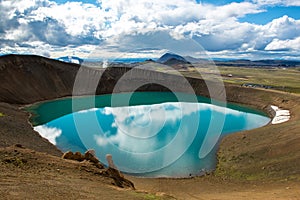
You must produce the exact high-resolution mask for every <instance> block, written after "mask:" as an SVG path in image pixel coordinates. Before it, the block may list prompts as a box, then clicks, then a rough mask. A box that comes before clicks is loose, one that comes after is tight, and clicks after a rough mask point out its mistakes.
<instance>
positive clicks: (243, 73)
mask: <svg viewBox="0 0 300 200" xmlns="http://www.w3.org/2000/svg"><path fill="white" fill-rule="evenodd" d="M218 69H219V71H220V74H221V75H222V78H223V81H224V82H225V83H231V84H236V85H243V84H245V83H246V84H247V83H248V84H261V85H265V86H270V87H272V89H275V90H281V91H285V92H291V93H298V94H300V78H299V77H300V68H246V67H227V66H220V67H218ZM197 70H199V71H200V72H201V73H203V74H208V75H210V76H211V77H213V76H216V75H217V72H215V71H213V70H212V69H211V68H210V67H199V68H197ZM183 74H184V75H185V76H188V77H200V74H199V72H198V71H195V70H189V71H185V72H183Z"/></svg>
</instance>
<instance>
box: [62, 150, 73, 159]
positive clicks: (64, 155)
mask: <svg viewBox="0 0 300 200" xmlns="http://www.w3.org/2000/svg"><path fill="white" fill-rule="evenodd" d="M73 156H74V154H73V152H72V151H67V152H66V153H64V154H63V155H62V158H63V159H69V160H73Z"/></svg>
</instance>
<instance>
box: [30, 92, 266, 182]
mask: <svg viewBox="0 0 300 200" xmlns="http://www.w3.org/2000/svg"><path fill="white" fill-rule="evenodd" d="M127 100H128V101H127ZM178 101H179V102H178ZM29 110H30V111H31V112H32V113H33V114H34V115H33V118H32V119H31V121H32V123H33V124H34V125H35V127H34V129H35V130H36V131H38V132H39V133H40V134H41V135H42V136H43V137H45V138H47V139H48V140H49V141H50V142H52V143H53V144H55V145H56V146H57V147H58V148H59V149H61V150H62V151H68V150H71V151H80V152H85V151H86V150H87V149H94V150H95V151H96V154H97V157H98V158H99V159H100V161H101V162H103V163H104V164H107V163H106V159H105V155H106V154H112V156H113V159H114V162H115V164H116V165H117V166H118V168H119V169H120V170H121V171H123V172H125V173H129V174H133V175H138V176H144V177H188V176H194V175H201V174H203V173H205V172H207V171H212V170H213V169H214V168H215V165H216V152H217V148H218V142H219V141H220V139H221V138H222V137H223V136H224V135H226V134H230V133H234V132H238V131H242V130H250V129H254V128H258V127H261V126H264V125H266V124H268V123H269V121H270V118H268V117H267V116H266V115H264V114H263V113H261V112H259V111H256V110H252V109H249V108H246V107H243V106H239V105H235V104H227V105H226V107H224V106H223V105H222V103H220V102H219V103H215V102H214V104H212V103H211V101H210V99H208V98H204V97H200V96H197V97H196V99H195V97H194V96H193V95H189V94H182V93H171V92H135V93H133V94H130V93H121V94H114V95H101V96H96V97H79V98H73V99H72V98H65V99H60V100H55V101H49V102H44V103H40V104H36V105H34V106H32V107H30V108H29Z"/></svg>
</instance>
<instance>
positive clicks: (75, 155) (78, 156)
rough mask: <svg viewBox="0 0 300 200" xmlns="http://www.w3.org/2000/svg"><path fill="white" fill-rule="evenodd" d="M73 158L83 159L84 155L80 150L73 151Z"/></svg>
mask: <svg viewBox="0 0 300 200" xmlns="http://www.w3.org/2000/svg"><path fill="white" fill-rule="evenodd" d="M73 160H77V161H79V162H81V161H84V156H83V155H82V154H81V153H80V152H78V151H77V152H75V153H74V155H73Z"/></svg>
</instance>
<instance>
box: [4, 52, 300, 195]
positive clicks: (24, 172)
mask: <svg viewBox="0 0 300 200" xmlns="http://www.w3.org/2000/svg"><path fill="white" fill-rule="evenodd" d="M20 59H21V58H17V59H16V60H14V59H12V60H11V61H10V62H11V63H10V62H7V61H5V62H4V61H3V60H2V61H1V62H3V63H5V64H6V65H8V64H7V63H10V65H11V66H14V67H15V69H14V70H15V71H7V70H12V69H13V68H9V66H6V65H5V66H4V65H3V63H2V64H1V62H0V78H1V85H0V94H1V98H0V99H1V101H2V102H0V185H1V187H0V196H1V199H245V198H247V199H299V198H300V193H299V191H300V167H299V166H300V145H299V144H300V131H299V130H300V123H299V122H300V114H299V113H300V96H299V95H295V94H290V93H285V92H278V91H273V90H264V89H254V88H243V87H239V86H234V85H230V84H226V94H227V99H228V101H231V102H236V103H241V104H245V105H248V106H251V107H254V108H257V109H260V110H264V111H266V112H268V109H267V108H268V106H269V105H276V106H279V107H280V108H283V109H288V110H290V112H291V120H290V121H288V122H286V123H283V124H278V125H271V124H269V125H267V126H265V127H262V128H258V129H255V130H250V131H244V132H240V133H236V134H232V135H229V136H227V137H225V138H223V140H222V142H221V144H220V148H219V152H218V158H219V162H218V166H217V169H216V171H215V172H214V173H212V174H210V175H207V176H205V177H196V178H190V179H142V178H135V177H128V176H126V178H127V179H129V180H131V181H132V182H133V183H134V185H135V190H134V189H132V188H120V187H117V186H116V183H115V180H114V179H113V178H112V177H111V176H108V175H107V174H106V173H105V169H98V168H95V166H94V165H92V164H91V163H89V162H86V161H83V162H78V161H73V160H65V159H62V158H61V156H62V152H60V151H59V150H58V149H57V148H56V147H55V146H53V145H52V144H50V143H49V142H48V141H47V140H45V139H43V138H42V137H40V136H39V134H38V133H36V132H35V131H33V129H32V126H31V124H30V123H29V122H28V117H29V114H28V113H26V112H24V111H22V110H20V107H22V106H23V105H24V104H26V103H32V102H34V101H37V100H43V99H48V97H47V94H48V93H49V94H50V93H51V98H56V97H62V96H65V95H68V93H69V92H70V91H71V90H70V88H65V89H64V90H61V91H60V90H56V89H55V88H56V86H57V88H59V87H60V86H66V87H67V86H68V85H72V84H71V83H72V81H71V82H65V83H62V82H60V80H61V76H65V75H67V74H68V73H67V72H65V71H64V70H63V69H64V67H63V66H61V67H59V66H56V67H58V68H57V69H56V70H55V74H54V75H51V76H50V75H49V77H51V78H49V81H50V82H52V81H54V82H53V84H54V85H55V87H53V88H49V90H47V89H45V90H43V93H39V90H40V89H41V88H40V86H42V85H40V86H37V85H34V87H33V88H36V89H34V91H35V92H33V93H32V90H31V88H30V87H31V86H30V85H29V86H30V87H29V88H24V89H23V90H21V89H20V88H21V85H22V84H21V83H23V82H24V83H25V82H27V81H28V82H29V83H30V84H34V81H33V80H35V81H36V84H37V83H38V82H37V81H38V80H39V76H38V75H37V74H33V76H32V77H31V75H30V74H31V73H33V72H32V71H30V69H31V67H30V66H31V64H26V62H27V61H28V60H27V61H26V62H23V61H22V59H21V60H20ZM30 59H32V58H31V57H30ZM30 59H29V61H28V62H33V63H35V59H33V61H32V60H30ZM39 59H40V58H39ZM28 62H27V63H28ZM39 62H40V63H39V64H37V65H36V66H35V67H38V66H42V65H45V66H46V68H47V67H48V68H47V69H51V65H53V62H52V61H49V60H43V59H41V60H39ZM24 63H25V64H24ZM16 66H17V67H16ZM73 67H74V66H71V68H72V69H73ZM75 71H76V70H72V74H73V73H75ZM15 72H17V73H15ZM52 72H53V71H52ZM18 73H19V74H18ZM34 73H35V72H34ZM47 73H51V70H50V71H47ZM47 73H46V74H47ZM147 73H148V72H147ZM119 75H120V71H118V70H117V71H113V70H112V71H110V72H109V74H108V75H107V77H106V78H107V79H106V81H107V83H110V81H112V79H113V78H114V77H115V76H117V77H118V76H119ZM166 77H167V76H166ZM166 77H162V78H166ZM19 78H20V80H21V81H18V80H19ZM31 78H34V79H31ZM73 78H74V77H73ZM22 80H23V81H22ZM29 80H30V81H29ZM3 81H4V82H5V84H2V83H4V82H3ZM17 81H18V84H20V85H19V86H18V85H17V86H18V87H17V86H16V85H13V83H14V82H17ZM189 81H190V82H191V85H192V86H193V87H195V91H196V93H197V94H204V95H205V91H204V89H205V87H204V86H203V81H201V80H199V81H198V80H197V79H196V78H195V79H190V80H189ZM50 82H48V83H49V84H50ZM113 82H114V81H113ZM48 83H47V85H48ZM45 84H46V83H45ZM146 89H147V88H146ZM148 89H153V90H156V89H159V88H148ZM181 89H184V88H181ZM202 89H203V90H202ZM104 90H106V92H108V91H109V90H110V88H104ZM104 90H103V91H104ZM20 91H21V92H20ZM103 91H102V92H103ZM203 91H204V93H203ZM22 95H24V96H22ZM34 95H35V96H34ZM27 97H28V98H27ZM51 98H49V99H51ZM5 102H6V103H5ZM14 102H15V103H14ZM20 102H23V104H20ZM16 103H19V104H18V105H16ZM16 144H20V145H17V146H16Z"/></svg>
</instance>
